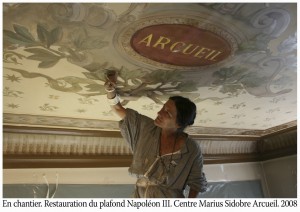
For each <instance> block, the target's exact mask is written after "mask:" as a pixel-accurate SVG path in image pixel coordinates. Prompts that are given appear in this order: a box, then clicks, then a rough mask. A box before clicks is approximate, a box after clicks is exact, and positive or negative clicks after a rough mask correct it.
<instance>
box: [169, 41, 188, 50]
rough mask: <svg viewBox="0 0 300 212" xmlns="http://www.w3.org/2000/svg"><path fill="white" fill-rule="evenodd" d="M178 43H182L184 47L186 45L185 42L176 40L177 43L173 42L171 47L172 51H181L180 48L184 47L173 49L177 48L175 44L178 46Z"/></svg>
mask: <svg viewBox="0 0 300 212" xmlns="http://www.w3.org/2000/svg"><path fill="white" fill-rule="evenodd" d="M178 44H182V47H184V46H185V45H186V44H185V43H184V42H175V43H173V45H172V46H171V47H170V51H171V52H180V50H181V49H182V47H181V48H180V47H179V48H178V49H175V50H173V49H174V48H175V46H177V45H178Z"/></svg>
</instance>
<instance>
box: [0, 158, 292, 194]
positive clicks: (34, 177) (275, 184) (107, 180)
mask: <svg viewBox="0 0 300 212" xmlns="http://www.w3.org/2000/svg"><path fill="white" fill-rule="evenodd" d="M127 169H128V168H126V167H120V168H118V167H117V168H69V169H67V168H63V169H62V168H57V169H55V168H54V169H4V170H3V183H4V184H45V183H46V181H47V182H48V183H49V184H55V183H56V180H58V184H134V183H135V179H136V178H135V177H134V176H130V175H129V174H128V172H127ZM204 171H205V173H206V177H207V180H208V181H209V182H230V181H250V180H260V182H261V186H262V190H263V193H264V196H265V197H271V198H274V197H279V198H280V197H282V198H283V197H284V198H286V197H296V196H297V156H296V155H295V156H289V157H284V158H278V159H274V160H269V161H264V162H251V163H231V164H230V163H229V164H211V165H204Z"/></svg>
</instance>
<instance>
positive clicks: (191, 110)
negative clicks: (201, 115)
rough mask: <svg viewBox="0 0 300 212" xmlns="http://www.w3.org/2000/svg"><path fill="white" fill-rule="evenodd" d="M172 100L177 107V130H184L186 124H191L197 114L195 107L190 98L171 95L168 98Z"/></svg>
mask: <svg viewBox="0 0 300 212" xmlns="http://www.w3.org/2000/svg"><path fill="white" fill-rule="evenodd" d="M169 99H170V100H173V101H174V103H175V106H176V109H177V117H176V119H177V123H178V124H179V126H180V128H179V130H182V131H183V130H184V129H185V128H186V127H187V126H189V125H193V124H194V120H195V118H196V114H197V107H196V105H195V103H194V102H192V101H191V100H190V99H188V98H185V97H182V96H171V97H170V98H169Z"/></svg>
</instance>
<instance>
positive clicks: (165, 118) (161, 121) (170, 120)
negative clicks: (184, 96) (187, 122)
mask: <svg viewBox="0 0 300 212" xmlns="http://www.w3.org/2000/svg"><path fill="white" fill-rule="evenodd" d="M176 117H177V109H176V106H175V103H174V101H173V100H170V99H169V100H168V101H167V102H166V103H165V104H164V106H163V107H162V108H161V110H160V111H158V113H157V117H156V119H155V120H154V124H155V125H156V126H158V127H161V128H163V129H167V128H170V129H174V128H175V129H177V128H178V127H179V126H178V124H177V121H176Z"/></svg>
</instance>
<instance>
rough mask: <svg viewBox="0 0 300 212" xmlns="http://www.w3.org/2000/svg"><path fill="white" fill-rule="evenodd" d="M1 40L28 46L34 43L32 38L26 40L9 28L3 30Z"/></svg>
mask: <svg viewBox="0 0 300 212" xmlns="http://www.w3.org/2000/svg"><path fill="white" fill-rule="evenodd" d="M3 40H4V41H7V42H9V43H12V44H19V45H22V46H28V45H32V44H33V43H34V42H33V41H32V40H28V39H27V38H25V37H23V36H21V35H19V34H17V33H14V32H12V31H10V30H3Z"/></svg>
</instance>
